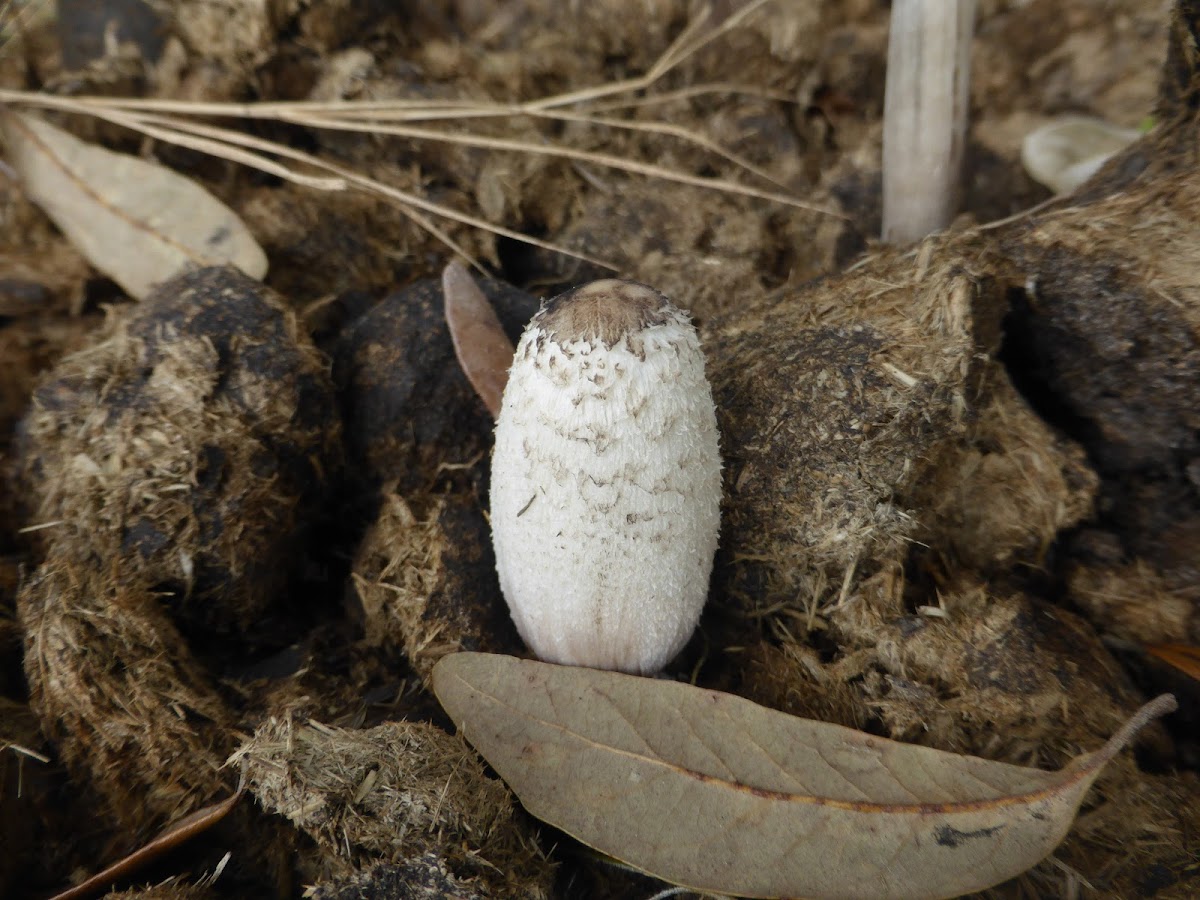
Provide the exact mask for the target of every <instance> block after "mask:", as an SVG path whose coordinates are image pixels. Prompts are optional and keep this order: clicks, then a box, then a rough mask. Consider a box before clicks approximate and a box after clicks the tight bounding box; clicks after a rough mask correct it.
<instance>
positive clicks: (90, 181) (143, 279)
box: [0, 110, 267, 300]
mask: <svg viewBox="0 0 1200 900" xmlns="http://www.w3.org/2000/svg"><path fill="white" fill-rule="evenodd" d="M0 133H2V134H3V137H4V141H5V143H6V144H7V145H8V161H9V163H10V164H11V165H12V167H13V168H14V169H15V170H16V171H17V173H18V174H19V175H20V176H21V184H22V185H23V187H24V189H25V192H26V193H27V194H28V195H29V198H30V199H31V200H33V201H34V202H35V203H37V205H38V206H40V207H41V208H42V209H43V210H44V211H45V213H46V215H48V216H49V217H50V218H51V219H53V220H54V224H55V225H57V226H58V227H59V228H60V229H61V230H62V232H63V233H64V234H65V235H66V236H67V237H68V238H70V240H71V242H72V243H73V244H74V245H75V246H76V247H77V248H78V249H79V252H80V253H82V254H83V255H84V256H86V257H87V259H88V262H90V263H91V264H92V265H93V266H95V267H96V268H97V269H99V270H100V271H101V272H104V273H105V274H107V275H109V276H110V277H111V278H112V279H113V280H114V281H116V282H117V283H118V284H119V285H121V287H122V288H123V289H124V290H125V292H126V293H128V294H129V295H130V296H131V297H136V298H137V299H139V300H140V299H142V298H143V297H145V296H146V294H148V293H149V292H150V289H151V288H152V287H153V286H154V285H156V284H158V283H159V282H161V281H166V280H167V279H168V278H170V277H172V276H174V275H177V274H179V272H180V270H182V269H183V268H184V267H185V266H188V265H194V266H197V267H202V266H213V265H223V264H225V263H231V264H232V265H235V266H237V267H238V268H239V269H241V270H242V271H243V272H245V273H246V274H247V275H249V276H250V277H251V278H262V277H263V276H264V275H265V274H266V272H267V257H266V254H264V253H263V251H262V248H261V247H260V246H259V245H258V243H257V242H256V241H255V240H254V237H253V235H251V234H250V232H249V230H248V229H247V228H246V226H245V225H244V224H243V223H242V221H241V220H240V219H239V218H238V217H237V215H236V214H235V213H234V212H233V210H231V209H229V207H227V206H225V204H223V203H222V202H221V201H219V200H218V199H217V198H216V197H214V196H213V195H212V194H210V193H209V192H208V191H206V190H205V189H204V188H202V187H200V185H198V184H196V183H195V182H194V181H191V180H190V179H188V178H185V177H184V176H182V175H180V174H178V173H176V172H173V171H171V170H170V169H167V168H165V167H163V166H160V165H158V164H156V163H152V162H148V161H146V160H143V159H138V158H137V157H134V156H129V155H127V154H124V153H113V152H111V151H109V150H105V149H104V148H103V147H97V146H95V145H94V144H88V143H85V142H84V141H81V140H79V139H78V138H77V137H75V136H74V135H71V134H68V133H67V132H65V131H63V130H61V129H59V128H55V127H54V126H53V125H49V124H47V123H46V122H43V121H41V120H40V119H37V118H34V117H33V116H28V115H24V114H22V113H16V112H12V111H11V110H3V111H0Z"/></svg>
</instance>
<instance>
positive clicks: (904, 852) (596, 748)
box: [433, 653, 1175, 900]
mask: <svg viewBox="0 0 1200 900" xmlns="http://www.w3.org/2000/svg"><path fill="white" fill-rule="evenodd" d="M433 687H434V691H435V692H436V693H437V696H438V699H439V700H440V701H441V703H442V706H443V707H445V709H446V711H447V712H448V713H449V714H450V717H451V718H452V719H453V720H454V721H455V723H456V724H457V725H458V727H459V729H460V730H461V731H462V733H463V734H464V735H465V736H466V738H467V740H469V741H470V742H471V743H472V744H474V745H475V748H476V749H477V750H478V751H479V752H480V753H481V754H482V755H483V756H484V758H485V759H487V761H488V762H489V763H491V765H492V767H493V768H495V770H496V771H497V772H498V773H499V774H500V776H501V777H502V778H503V779H504V780H505V781H506V782H507V783H508V785H509V787H511V788H512V789H513V791H514V792H515V793H516V795H517V797H518V798H519V799H520V800H521V802H522V803H523V804H524V805H525V808H526V809H528V810H529V812H531V813H532V814H533V815H535V816H537V817H538V818H540V819H544V820H545V821H547V822H549V823H550V824H552V825H554V826H556V827H558V828H561V829H562V830H563V831H566V832H567V833H568V834H571V835H573V836H574V837H576V838H578V839H579V840H580V841H582V842H583V843H585V844H587V845H588V846H590V847H593V848H595V849H596V850H599V851H601V852H603V853H606V854H608V855H610V856H613V857H615V858H617V859H619V860H621V861H623V862H625V863H628V864H629V865H631V866H633V867H634V868H637V869H640V870H641V871H643V872H646V873H648V874H650V875H654V876H657V877H659V878H662V879H664V880H666V881H670V882H673V883H675V884H679V885H684V886H686V887H688V888H691V889H694V890H698V891H710V892H715V893H721V894H734V895H739V896H746V897H797V896H800V897H808V898H832V897H838V898H855V897H862V898H871V900H881V898H939V897H955V896H958V895H959V894H963V893H968V892H970V891H978V890H982V889H984V888H986V887H989V886H991V885H994V884H998V883H999V882H1002V881H1005V880H1006V879H1008V878H1011V877H1013V876H1014V875H1017V874H1019V873H1020V872H1023V871H1024V870H1026V869H1028V868H1029V867H1030V866H1032V865H1034V864H1035V863H1037V862H1038V861H1039V860H1041V859H1042V858H1044V857H1045V856H1047V855H1048V854H1049V853H1050V852H1051V851H1052V850H1053V849H1054V848H1055V847H1056V846H1057V845H1058V843H1059V842H1060V841H1061V840H1062V839H1063V837H1064V836H1065V835H1066V833H1067V830H1068V829H1069V828H1070V826H1071V822H1072V820H1073V819H1074V817H1075V812H1076V810H1077V809H1078V808H1079V804H1080V802H1081V801H1082V799H1083V796H1084V794H1085V793H1086V792H1087V790H1088V788H1089V787H1090V786H1091V784H1092V782H1093V781H1094V780H1095V778H1096V776H1097V775H1098V774H1099V772H1100V770H1101V769H1102V768H1103V767H1104V765H1105V763H1107V762H1108V761H1109V760H1111V759H1112V758H1113V757H1114V756H1115V755H1116V754H1117V752H1118V751H1120V750H1121V748H1122V747H1124V746H1125V745H1126V744H1127V743H1128V742H1129V741H1130V740H1131V739H1132V738H1133V736H1134V735H1135V734H1136V733H1137V731H1138V730H1139V729H1140V728H1142V727H1143V726H1144V725H1146V723H1147V722H1149V721H1151V720H1152V719H1154V718H1157V717H1158V716H1161V715H1163V714H1164V713H1167V712H1170V711H1172V710H1173V709H1175V698H1174V697H1172V696H1171V695H1170V694H1164V695H1163V696H1161V697H1159V698H1157V699H1156V700H1154V701H1152V702H1151V703H1148V704H1147V705H1146V706H1144V707H1142V709H1140V710H1139V711H1138V712H1137V713H1136V714H1135V715H1134V716H1133V717H1132V718H1131V719H1130V720H1129V721H1128V722H1126V723H1125V725H1124V726H1122V728H1121V729H1120V730H1119V731H1118V732H1117V733H1116V734H1115V735H1114V736H1113V737H1112V739H1111V740H1109V741H1108V743H1107V744H1105V745H1104V746H1103V747H1102V748H1101V749H1099V750H1097V751H1095V752H1092V753H1085V754H1083V755H1081V756H1078V757H1076V758H1075V759H1074V760H1072V761H1071V762H1070V763H1069V764H1068V765H1067V766H1066V767H1065V768H1063V769H1062V770H1061V771H1058V772H1043V771H1040V770H1038V769H1027V768H1023V767H1021V766H1013V765H1008V764H1006V763H999V762H991V761H988V760H983V759H977V758H975V757H970V756H959V755H957V754H954V753H946V752H943V751H940V750H933V749H930V748H928V747H918V746H915V745H909V744H900V743H897V742H895V741H890V740H887V739H885V738H880V737H874V736H872V735H869V734H864V733H862V732H858V731H854V730H852V729H849V728H843V727H841V726H838V725H830V724H827V723H823V722H814V721H809V720H806V719H798V718H795V717H793V716H788V715H785V714H783V713H780V712H776V711H774V710H770V709H766V708H764V707H761V706H758V705H757V704H754V703H751V702H750V701H748V700H745V699H743V698H741V697H736V696H733V695H731V694H723V693H720V692H718V691H709V690H703V689H700V688H695V687H691V686H689V685H686V684H679V683H676V682H670V681H659V680H654V679H647V678H638V677H634V676H630V675H621V674H618V673H615V672H601V671H597V670H592V669H581V668H573V667H568V666H555V665H550V664H548V663H540V662H533V661H529V660H519V659H515V658H513V657H507V656H496V655H490V654H482V653H458V654H454V655H452V656H448V657H445V658H444V659H442V660H441V661H440V662H439V663H438V664H437V666H436V667H435V668H434V670H433Z"/></svg>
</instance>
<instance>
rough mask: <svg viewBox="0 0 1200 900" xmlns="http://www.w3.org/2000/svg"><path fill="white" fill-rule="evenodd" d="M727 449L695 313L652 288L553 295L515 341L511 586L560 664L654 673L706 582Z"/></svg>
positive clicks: (506, 574) (625, 286)
mask: <svg viewBox="0 0 1200 900" xmlns="http://www.w3.org/2000/svg"><path fill="white" fill-rule="evenodd" d="M720 472H721V461H720V456H719V453H718V447H717V425H716V416H715V413H714V410H713V402H712V394H711V391H710V389H709V386H708V382H707V381H706V379H705V377H704V357H703V354H702V353H701V350H700V344H699V340H698V339H697V336H696V331H695V329H694V328H693V327H692V325H691V323H690V321H689V319H688V317H687V316H686V315H685V314H684V313H682V312H681V311H680V310H678V309H676V308H675V307H674V306H673V305H672V304H671V303H670V301H669V300H667V299H666V298H665V297H664V296H662V295H661V294H659V293H658V292H657V291H655V290H653V289H652V288H649V287H647V286H645V285H642V284H638V283H636V282H631V281H619V280H613V279H609V280H604V281H597V282H594V283H592V284H588V285H584V286H583V287H580V288H576V289H575V290H572V291H568V292H567V293H565V294H562V295H561V296H559V297H557V298H555V299H554V300H552V301H551V302H550V303H548V304H547V305H546V306H545V307H543V309H542V310H541V311H540V312H539V313H538V314H537V315H536V316H534V318H533V320H532V321H531V322H530V323H529V326H528V327H527V328H526V331H525V334H524V335H523V336H522V338H521V342H520V344H519V345H518V346H517V351H516V355H515V357H514V360H513V365H512V369H511V370H510V372H509V380H508V385H507V387H506V389H505V392H504V399H503V404H502V407H501V411H500V416H499V418H498V420H497V423H496V449H495V453H494V455H493V458H492V493H491V518H492V536H493V543H494V546H495V550H496V561H497V569H498V571H499V575H500V586H501V588H502V589H503V591H504V596H505V599H506V600H507V601H508V605H509V609H510V611H511V612H512V617H513V620H514V621H515V623H516V625H517V628H518V630H519V631H520V633H521V636H522V637H523V638H524V640H525V642H526V643H527V644H528V645H529V647H530V648H531V649H532V650H533V652H534V653H535V654H537V655H538V656H539V657H540V658H542V659H544V660H548V661H550V662H558V663H566V664H571V665H582V666H592V667H596V668H606V669H618V670H622V671H626V672H635V673H649V672H656V671H658V670H659V669H661V668H662V666H663V665H664V664H665V663H666V662H668V661H669V660H670V658H671V657H672V656H674V655H675V654H676V653H678V652H679V650H680V649H682V647H683V645H684V644H685V643H686V642H687V640H688V638H689V637H690V635H691V634H692V632H693V630H694V629H695V627H696V623H697V621H698V620H699V618H700V611H701V608H702V607H703V605H704V600H705V597H706V595H707V593H708V579H709V575H710V572H711V569H712V559H713V553H714V552H715V550H716V545H717V529H718V525H719V517H720V511H719V507H720V496H721V474H720Z"/></svg>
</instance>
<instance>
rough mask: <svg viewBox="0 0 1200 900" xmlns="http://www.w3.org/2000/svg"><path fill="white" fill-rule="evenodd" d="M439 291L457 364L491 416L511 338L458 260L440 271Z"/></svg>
mask: <svg viewBox="0 0 1200 900" xmlns="http://www.w3.org/2000/svg"><path fill="white" fill-rule="evenodd" d="M442 292H443V294H444V296H445V298H446V300H445V302H446V324H447V325H449V326H450V337H451V339H452V340H453V341H454V353H455V355H456V356H457V357H458V364H459V365H460V366H462V370H463V372H465V373H466V375H467V379H468V380H469V381H470V382H471V386H472V387H473V388H475V393H477V394H478V395H479V397H480V399H481V400H483V403H484V405H485V406H486V407H487V408H488V412H490V413H491V414H492V418H493V419H494V418H496V417H497V416H498V415H500V404H501V401H502V399H503V397H504V386H505V385H506V384H508V367H509V366H511V365H512V360H513V345H512V341H510V340H509V339H508V335H507V334H505V333H504V328H503V327H502V326H501V325H500V319H499V318H497V316H496V311H495V310H494V309H492V304H491V303H489V302H488V298H487V297H486V296H484V293H483V291H481V290H480V289H479V285H477V284H476V283H475V279H473V278H472V277H471V275H470V273H469V272H467V270H466V269H465V268H463V266H462V265H461V264H460V263H457V262H452V263H450V265H448V266H446V269H445V271H444V272H442Z"/></svg>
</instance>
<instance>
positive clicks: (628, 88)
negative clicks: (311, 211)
mask: <svg viewBox="0 0 1200 900" xmlns="http://www.w3.org/2000/svg"><path fill="white" fill-rule="evenodd" d="M768 2H770V0H751V2H749V3H746V4H745V5H744V6H742V7H741V8H739V9H737V10H735V11H734V12H732V13H729V14H725V15H724V17H723V18H722V17H721V14H720V13H717V14H714V10H715V9H718V7H716V6H715V5H713V4H709V5H707V6H705V7H703V9H702V10H701V12H700V13H699V14H698V15H697V16H696V17H695V18H694V19H693V20H692V21H691V22H690V23H689V24H688V25H687V27H685V28H684V29H683V31H681V32H680V34H679V35H678V36H677V37H676V39H675V40H674V41H673V42H672V43H671V45H670V46H669V47H667V49H666V50H665V51H664V52H663V53H662V54H661V56H660V57H659V58H658V60H657V61H656V62H655V63H654V64H653V65H652V66H651V67H650V69H649V70H648V71H647V72H645V73H644V74H642V75H640V76H637V77H634V78H629V79H624V80H621V81H616V82H611V83H608V84H603V85H597V86H595V87H591V88H584V89H580V90H574V91H569V92H565V93H560V94H555V95H552V96H549V97H543V98H541V99H538V100H533V101H528V102H525V103H517V104H512V103H499V104H498V103H489V102H486V101H479V100H460V101H456V100H449V101H447V100H439V101H436V102H430V101H424V100H387V101H361V102H333V103H330V102H298V103H297V102H286V103H284V102H264V103H204V102H190V101H172V100H158V99H154V100H147V99H137V98H108V97H56V96H50V95H44V94H31V93H26V92H20V91H8V90H0V102H7V103H12V104H21V105H24V106H40V107H44V108H53V109H58V110H61V111H65V112H73V113H81V114H86V115H91V116H95V117H97V118H100V119H104V120H106V121H109V122H112V123H114V124H118V125H122V126H124V127H127V128H130V129H133V130H135V131H138V132H140V133H142V134H145V135H147V136H149V137H152V138H155V139H156V140H161V141H165V142H169V143H173V144H177V145H180V146H185V147H188V148H190V149H193V150H197V151H200V152H203V153H208V154H211V155H214V156H218V157H221V158H224V159H228V160H230V161H232V162H236V163H238V164H240V165H245V166H249V167H252V168H255V169H258V170H260V171H263V172H267V173H269V174H271V175H274V176H276V177H279V178H282V179H285V180H288V181H291V182H294V183H296V184H300V185H303V186H305V187H310V188H314V189H318V190H344V189H347V188H349V187H353V188H357V189H359V190H363V191H366V192H368V193H372V194H375V195H376V196H380V197H384V198H386V199H388V200H389V201H391V202H393V203H396V204H397V205H398V206H399V207H400V209H401V210H402V211H403V212H404V213H405V215H407V216H408V217H409V218H410V219H412V220H413V221H414V222H415V223H416V224H417V225H418V226H419V227H421V228H423V229H425V230H426V231H428V232H430V233H431V234H433V235H435V236H436V237H437V238H438V239H439V240H441V241H442V242H443V243H445V244H447V246H449V247H450V248H451V249H453V250H454V251H455V252H457V253H459V254H461V255H463V256H464V257H466V258H468V259H471V257H470V256H469V254H467V253H466V252H465V251H464V250H463V248H462V247H461V246H459V245H458V244H457V243H455V242H454V241H453V240H452V239H451V238H450V236H449V235H448V234H446V232H445V231H443V230H442V229H440V228H438V227H437V226H436V225H435V224H434V223H433V222H432V221H431V220H430V219H429V218H428V216H433V217H435V218H441V219H446V220H449V221H454V222H458V223H460V224H463V225H468V226H470V227H473V228H478V229H481V230H484V231H488V232H490V233H492V234H495V235H497V236H500V237H505V238H510V239H513V240H516V241H520V242H522V243H526V244H530V245H533V246H536V247H541V248H543V249H546V250H550V251H552V252H555V253H562V254H566V255H568V256H573V257H576V258H578V259H582V260H585V261H587V262H591V263H595V264H597V265H601V266H605V267H606V268H614V267H613V266H611V265H610V264H608V263H606V262H605V261H604V260H600V259H596V258H593V257H590V256H588V255H586V254H583V253H580V252H577V251H573V250H571V249H569V248H566V247H563V246H559V245H557V244H554V243H552V242H549V241H543V240H539V239H536V238H533V237H530V236H528V235H525V234H522V233H520V232H518V231H515V230H512V229H507V228H504V227H503V226H500V225H496V224H493V223H490V222H486V221H484V220H482V219H480V218H478V217H475V216H471V215H469V214H466V213H463V212H459V211H457V210H454V209H452V208H450V207H447V206H443V205H441V204H438V203H433V202H431V201H429V200H426V199H424V198H422V197H420V196H418V195H416V194H414V193H411V192H409V191H404V190H401V189H399V188H396V187H393V186H391V185H388V184H386V183H384V182H381V181H379V180H377V179H374V178H371V177H369V176H367V175H364V174H362V173H360V172H357V171H354V170H352V169H349V168H346V167H344V166H340V165H338V164H336V163H332V162H328V161H326V160H323V159H320V158H318V157H316V156H312V155H310V154H307V153H303V152H301V151H297V150H294V149H293V148H291V147H288V146H286V145H283V144H278V143H275V142H272V141H266V140H262V139H259V138H254V137H251V136H249V135H245V134H243V133H241V132H239V131H236V130H234V129H230V128H223V127H219V126H214V125H208V124H203V123H199V122H196V121H194V119H195V117H198V116H222V117H232V118H239V119H257V120H273V121H284V122H289V123H292V124H297V125H301V126H306V127H311V128H318V129H329V130H339V131H358V132H365V133H372V134H388V135H393V136H397V137H406V138H411V139H415V140H429V141H440V142H446V143H453V144H458V145H461V146H470V147H479V148H482V149H489V150H502V151H510V152H516V153H524V154H537V155H543V156H551V157H557V158H560V159H568V160H572V161H575V162H582V163H590V164H593V165H600V166H605V167H609V168H612V169H616V170H619V171H624V172H628V173H630V174H635V175H642V176H647V177H650V178H656V179H660V180H664V181H669V182H674V183H677V184H685V185H690V186H694V187H701V188H705V189H709V190H716V191H720V192H724V193H728V194H735V195H741V196H745V197H752V198H756V199H760V200H766V201H768V202H772V203H780V204H784V205H787V206H792V207H796V208H799V209H806V210H810V211H813V212H817V213H821V214H825V215H832V216H838V217H841V214H840V213H838V212H836V211H835V210H831V209H828V208H825V207H822V206H820V205H817V204H812V203H806V202H804V201H802V200H799V199H797V198H796V197H794V196H792V195H791V194H789V193H786V192H784V191H770V190H761V189H758V188H754V187H750V186H748V185H744V184H741V183H739V182H737V181H733V180H729V179H724V178H703V177H699V176H696V175H692V174H689V173H687V172H681V171H677V170H674V169H671V168H667V167H664V166H659V165H655V164H653V163H649V162H643V161H639V160H634V159H626V158H623V157H620V156H615V155H612V154H605V153H597V152H591V151H587V150H581V149H578V148H574V147H567V146H556V145H551V144H543V143H540V142H534V141H524V140H516V139H510V138H504V137H496V136H490V135H483V134H473V133H469V132H451V131H440V130H437V129H433V128H421V127H416V126H410V125H404V124H402V123H404V122H410V121H457V122H463V121H466V120H470V119H479V118H493V119H494V118H499V117H511V116H514V115H525V116H533V117H536V118H544V119H553V120H563V121H579V122H586V123H590V124H594V125H597V126H599V127H603V128H620V129H625V130H631V131H642V132H648V133H656V134H661V135H666V136H670V137H674V138H677V139H680V140H683V141H687V142H689V143H691V144H693V145H694V146H697V147H700V148H702V149H704V150H705V151H707V152H710V153H713V154H714V155H716V156H719V157H720V158H722V159H724V160H726V161H728V162H730V163H732V164H734V165H735V166H737V167H738V168H739V169H740V170H742V171H745V172H749V173H751V174H753V175H755V176H756V177H759V178H762V179H764V180H767V181H769V182H770V183H772V184H775V185H777V186H778V182H777V181H776V180H775V179H774V178H773V177H772V176H771V174H770V173H769V172H767V171H766V170H764V169H762V168H761V167H759V166H756V165H754V164H753V163H751V162H750V161H748V160H746V159H744V158H742V157H741V156H739V155H737V154H735V153H732V152H731V151H729V150H726V149H725V148H723V147H721V146H720V145H719V144H717V143H716V142H715V141H712V140H710V139H708V138H706V137H705V136H704V135H702V134H699V133H697V132H695V131H692V130H690V129H687V128H682V127H679V126H675V125H671V124H669V123H666V122H634V121H624V120H621V119H615V118H611V117H602V116H596V115H594V114H592V115H589V114H588V113H587V112H586V107H585V108H582V109H581V110H579V111H576V112H566V111H564V110H563V109H562V108H563V107H566V106H581V107H582V106H583V105H586V104H596V103H597V102H598V101H601V100H610V99H611V98H615V97H618V96H620V95H628V94H632V93H634V92H637V91H642V90H645V89H647V88H649V87H651V86H653V85H654V84H655V83H657V82H658V81H659V80H660V79H662V77H663V76H664V75H666V74H667V73H668V72H670V71H672V70H673V69H675V68H677V67H678V66H679V65H680V64H682V63H683V62H684V61H685V60H687V59H689V58H690V57H692V56H693V55H695V54H696V53H698V52H699V51H700V50H702V49H703V48H704V47H706V46H708V45H709V44H711V43H712V42H713V41H715V40H717V39H718V38H720V37H721V36H723V35H725V34H728V33H729V32H730V31H732V30H733V29H735V28H737V27H739V26H740V25H742V24H743V23H744V22H745V21H746V20H747V19H748V18H749V17H750V16H751V15H753V14H754V13H755V12H757V11H758V10H760V9H761V8H762V7H763V6H765V5H766V4H767V3H768ZM721 9H723V8H721ZM720 87H721V86H720V85H703V86H693V87H692V88H689V89H685V90H681V91H674V92H671V93H668V94H665V95H663V97H662V98H661V100H662V101H664V102H665V101H668V100H679V99H685V98H687V97H689V96H697V95H699V94H703V93H707V92H712V91H715V90H719V89H720ZM760 93H761V92H760ZM658 101H659V98H647V97H640V98H633V99H629V98H626V99H624V100H621V101H619V102H611V103H609V104H606V105H605V107H604V108H607V109H619V108H622V107H635V106H638V105H643V104H648V103H651V102H658ZM280 160H287V161H288V163H294V164H299V165H300V166H302V167H307V168H311V169H313V170H316V171H318V172H324V173H326V174H325V175H317V174H311V173H308V172H304V171H297V169H296V167H295V166H294V165H291V164H287V163H283V162H280ZM422 213H424V214H425V215H422ZM472 262H474V260H472Z"/></svg>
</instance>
